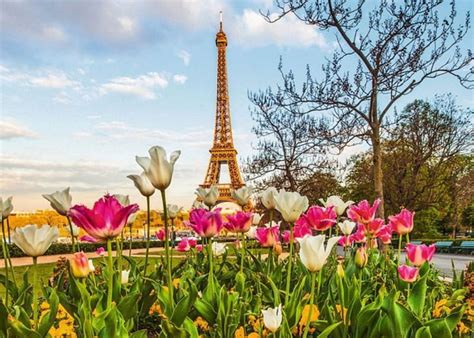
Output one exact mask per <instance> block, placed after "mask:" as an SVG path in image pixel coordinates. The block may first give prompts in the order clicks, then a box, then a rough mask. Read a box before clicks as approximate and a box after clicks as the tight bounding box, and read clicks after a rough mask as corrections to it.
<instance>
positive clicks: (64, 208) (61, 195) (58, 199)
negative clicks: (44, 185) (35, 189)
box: [42, 187, 72, 216]
mask: <svg viewBox="0 0 474 338" xmlns="http://www.w3.org/2000/svg"><path fill="white" fill-rule="evenodd" d="M42 196H43V197H44V198H46V199H47V200H48V201H49V203H50V204H51V207H52V208H53V209H54V210H56V211H57V212H58V214H60V215H62V216H67V213H68V212H69V209H71V203H72V196H71V194H70V193H69V187H68V188H66V189H64V190H63V191H56V192H54V193H52V194H49V195H42Z"/></svg>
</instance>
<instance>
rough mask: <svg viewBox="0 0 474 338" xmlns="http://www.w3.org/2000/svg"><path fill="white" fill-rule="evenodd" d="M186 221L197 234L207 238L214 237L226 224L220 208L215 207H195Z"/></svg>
mask: <svg viewBox="0 0 474 338" xmlns="http://www.w3.org/2000/svg"><path fill="white" fill-rule="evenodd" d="M184 223H185V224H186V225H187V226H188V227H190V228H191V229H193V230H194V232H196V234H198V235H199V236H201V237H205V238H210V237H214V236H215V235H217V234H218V233H219V232H220V231H221V229H222V227H223V226H224V224H223V222H222V216H221V209H220V208H217V209H214V211H208V210H206V209H193V210H192V211H191V213H190V214H189V221H188V222H184Z"/></svg>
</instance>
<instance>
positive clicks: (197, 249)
mask: <svg viewBox="0 0 474 338" xmlns="http://www.w3.org/2000/svg"><path fill="white" fill-rule="evenodd" d="M202 249H203V246H202V244H197V245H196V251H197V252H201V251H202Z"/></svg>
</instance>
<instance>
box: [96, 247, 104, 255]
mask: <svg viewBox="0 0 474 338" xmlns="http://www.w3.org/2000/svg"><path fill="white" fill-rule="evenodd" d="M95 253H96V254H97V255H99V256H103V255H104V254H105V249H104V247H102V246H101V247H99V248H97V250H96V251H95Z"/></svg>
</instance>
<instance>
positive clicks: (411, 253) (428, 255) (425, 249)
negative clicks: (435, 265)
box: [405, 243, 436, 266]
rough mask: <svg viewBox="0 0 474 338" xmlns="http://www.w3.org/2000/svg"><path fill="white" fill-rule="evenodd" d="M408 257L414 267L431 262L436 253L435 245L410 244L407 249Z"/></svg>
mask: <svg viewBox="0 0 474 338" xmlns="http://www.w3.org/2000/svg"><path fill="white" fill-rule="evenodd" d="M405 250H406V253H407V257H408V259H409V260H410V262H412V263H413V265H416V266H420V265H422V264H423V263H424V262H429V261H431V259H432V258H433V255H434V253H435V251H436V247H435V245H434V244H431V245H430V246H426V245H425V244H421V245H415V244H412V243H408V244H407V245H406V247H405Z"/></svg>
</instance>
